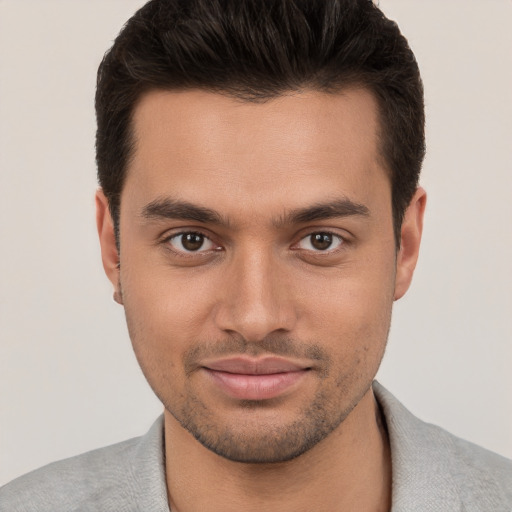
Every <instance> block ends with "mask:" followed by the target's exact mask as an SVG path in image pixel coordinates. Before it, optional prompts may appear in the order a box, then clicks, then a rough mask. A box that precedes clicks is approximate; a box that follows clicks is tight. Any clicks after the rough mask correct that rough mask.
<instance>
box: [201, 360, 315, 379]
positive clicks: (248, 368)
mask: <svg viewBox="0 0 512 512" xmlns="http://www.w3.org/2000/svg"><path fill="white" fill-rule="evenodd" d="M202 366H203V367H204V368H208V369H209V370H214V371H218V372H226V373H237V374H241V375H271V374H273V373H288V372H296V371H300V370H307V369H308V368H310V367H309V366H307V365H304V364H301V363H297V362H294V361H290V360H289V359H283V358H281V357H262V358H258V359H251V358H248V357H229V358H225V359H217V360H214V361H208V362H205V363H203V365H202Z"/></svg>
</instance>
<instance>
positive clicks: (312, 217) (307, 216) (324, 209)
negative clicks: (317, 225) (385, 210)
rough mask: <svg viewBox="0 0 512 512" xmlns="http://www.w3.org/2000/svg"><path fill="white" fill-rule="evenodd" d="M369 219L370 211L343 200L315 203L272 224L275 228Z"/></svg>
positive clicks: (345, 199) (298, 209)
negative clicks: (344, 218)
mask: <svg viewBox="0 0 512 512" xmlns="http://www.w3.org/2000/svg"><path fill="white" fill-rule="evenodd" d="M353 216H361V217H369V216H370V210H369V209H368V207H366V206H365V205H363V204H360V203H355V202H354V201H351V200H350V199H347V198H343V199H337V200H334V201H329V202H327V203H316V204H314V205H312V206H308V207H306V208H297V209H294V210H291V211H290V212H288V213H286V214H285V215H283V216H282V217H281V218H279V219H278V220H277V222H274V225H275V226H276V227H279V226H282V225H287V224H303V223H306V222H313V221H316V220H326V219H334V218H340V217H353Z"/></svg>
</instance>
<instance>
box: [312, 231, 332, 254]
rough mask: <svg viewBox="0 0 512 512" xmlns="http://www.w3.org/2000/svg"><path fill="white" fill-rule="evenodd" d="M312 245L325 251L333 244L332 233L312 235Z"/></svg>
mask: <svg viewBox="0 0 512 512" xmlns="http://www.w3.org/2000/svg"><path fill="white" fill-rule="evenodd" d="M311 245H312V246H313V247H314V248H315V249H319V250H321V251H325V249H329V247H330V246H331V245H332V235H330V234H329V233H315V234H314V235H311Z"/></svg>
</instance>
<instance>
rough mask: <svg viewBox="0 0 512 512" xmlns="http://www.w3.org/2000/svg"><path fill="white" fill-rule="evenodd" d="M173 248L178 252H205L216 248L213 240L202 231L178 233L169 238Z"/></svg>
mask: <svg viewBox="0 0 512 512" xmlns="http://www.w3.org/2000/svg"><path fill="white" fill-rule="evenodd" d="M169 243H170V244H171V246H172V248H173V249H174V250H175V251H177V252H184V253H187V252H204V251H210V250H212V249H213V248H214V244H213V242H212V241H211V240H210V239H209V238H208V237H206V236H204V235H203V234H201V233H194V232H188V233H178V234H177V235H174V236H173V237H171V238H170V239H169Z"/></svg>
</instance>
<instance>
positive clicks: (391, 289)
mask: <svg viewBox="0 0 512 512" xmlns="http://www.w3.org/2000/svg"><path fill="white" fill-rule="evenodd" d="M376 112H377V108H376V102H375V101H374V98H373V96H372V95H371V94H370V93H369V92H367V91H365V90H347V91H344V92H343V93H342V94H336V95H327V94H323V93H319V92H304V93H300V94H299V93H297V94H290V95H286V96H283V97H279V98H277V99H273V100H270V101H267V102H265V103H249V102H241V101H238V100H235V99H231V98H227V97H224V96H221V95H218V94H213V93H208V92H203V91H186V92H162V91H155V92H151V93H149V94H147V95H146V96H144V97H143V98H142V101H141V102H140V103H139V104H138V106H137V108H136V110H135V115H134V130H135V140H136V146H135V151H134V158H133V161H132V162H131V163H130V165H129V168H128V173H127V179H126V183H125V186H124V189H123V193H122V199H121V214H120V244H121V245H120V247H121V249H120V274H119V283H117V282H116V281H117V274H115V273H114V271H111V279H112V281H113V282H114V283H115V285H116V286H118V287H119V290H120V295H122V301H123V303H124V307H125V310H126V318H127V322H128V328H129V332H130V337H131V340H132V343H133V347H134V349H135V353H136V355H137V358H138V360H139V363H140V365H141V367H142V369H143V372H144V374H145V375H146V378H147V379H148V381H149V383H150V385H151V387H152V388H153V390H154V391H155V393H156V394H157V396H158V397H159V398H160V400H161V401H162V403H163V404H164V406H165V408H166V411H167V415H168V417H169V418H170V419H171V420H172V421H175V420H177V421H178V422H179V423H180V424H181V425H182V426H183V427H184V428H185V429H187V430H188V431H189V432H190V433H191V434H193V435H194V436H195V437H196V438H197V439H198V440H199V441H200V442H201V443H202V444H203V445H204V446H206V447H208V448H210V449H211V450H213V451H214V452H216V453H218V454H220V455H222V456H224V457H227V458H228V459H231V460H238V461H247V462H249V461H259V462H265V461H266V462H269V461H284V460H288V459H291V458H293V457H295V456H297V455H299V454H301V453H303V452H304V451H306V450H307V449H309V448H310V447H312V446H314V445H315V444H316V443H317V442H319V441H320V440H322V439H323V438H325V437H326V436H327V435H328V434H329V433H331V432H332V431H333V430H335V429H336V428H337V427H338V426H339V425H340V424H341V422H342V421H343V420H344V419H345V418H346V417H347V415H348V414H349V413H350V411H351V410H352V409H353V408H354V407H355V406H356V405H357V404H358V402H359V401H360V400H361V398H362V397H363V396H364V395H365V394H366V393H367V392H368V390H369V389H370V387H371V383H372V380H373V378H374V376H375V374H376V372H377V369H378V366H379V364H380V361H381V358H382V355H383V352H384V348H385V345H386V339H387V333H388V329H389V325H390V317H391V307H392V302H393V299H394V297H395V295H396V294H397V293H398V292H396V284H397V283H396V275H397V273H396V270H397V267H396V261H397V254H396V248H395V239H394V236H393V225H392V212H391V187H390V180H389V177H388V175H387V173H386V172H385V170H384V169H383V167H382V165H381V163H380V162H381V159H380V158H379V156H378V147H377V144H378V141H377V131H378V126H377V113H376ZM407 285H408V282H407V283H406V285H405V287H406V286H407ZM400 286H401V287H402V288H403V283H402V284H401V285H400ZM404 291H405V290H404ZM401 293H402V291H399V294H401Z"/></svg>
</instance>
